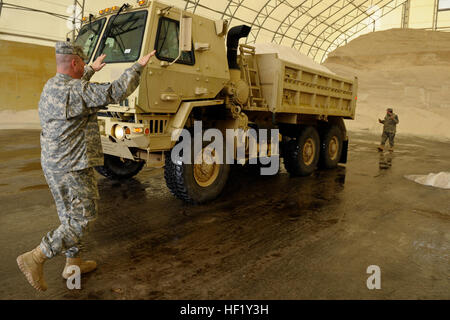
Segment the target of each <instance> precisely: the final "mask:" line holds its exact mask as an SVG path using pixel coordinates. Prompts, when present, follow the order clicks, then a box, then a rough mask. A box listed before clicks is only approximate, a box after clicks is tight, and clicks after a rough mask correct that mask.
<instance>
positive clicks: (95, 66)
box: [91, 54, 106, 72]
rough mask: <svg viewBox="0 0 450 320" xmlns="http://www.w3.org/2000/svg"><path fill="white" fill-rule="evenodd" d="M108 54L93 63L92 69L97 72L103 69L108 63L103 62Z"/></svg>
mask: <svg viewBox="0 0 450 320" xmlns="http://www.w3.org/2000/svg"><path fill="white" fill-rule="evenodd" d="M105 58H106V54H102V55H101V56H99V57H98V58H97V59H95V61H94V62H93V63H92V65H91V67H92V69H94V71H95V72H98V71H100V70H102V69H103V67H104V66H106V63H104V62H103V60H105Z"/></svg>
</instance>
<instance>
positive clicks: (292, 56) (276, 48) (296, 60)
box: [253, 43, 334, 74]
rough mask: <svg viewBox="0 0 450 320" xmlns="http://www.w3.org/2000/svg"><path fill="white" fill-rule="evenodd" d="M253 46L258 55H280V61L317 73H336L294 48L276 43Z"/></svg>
mask: <svg viewBox="0 0 450 320" xmlns="http://www.w3.org/2000/svg"><path fill="white" fill-rule="evenodd" d="M253 46H254V47H255V52H256V54H271V53H272V54H273V53H276V54H277V55H278V59H280V60H283V61H286V62H290V63H293V64H297V65H299V66H303V67H306V68H310V69H314V70H317V71H321V72H325V73H331V74H334V72H332V71H331V70H330V69H328V68H327V67H325V66H323V65H320V64H318V63H316V62H315V61H314V60H313V59H311V58H310V57H308V56H306V55H304V54H301V53H300V52H298V51H297V50H296V49H294V48H290V47H286V46H282V45H279V44H275V43H256V44H254V45H253Z"/></svg>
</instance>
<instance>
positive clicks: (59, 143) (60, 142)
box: [39, 63, 142, 172]
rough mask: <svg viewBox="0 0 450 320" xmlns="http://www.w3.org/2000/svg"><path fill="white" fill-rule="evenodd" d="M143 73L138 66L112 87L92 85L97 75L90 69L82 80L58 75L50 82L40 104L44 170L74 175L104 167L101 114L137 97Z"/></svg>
mask: <svg viewBox="0 0 450 320" xmlns="http://www.w3.org/2000/svg"><path fill="white" fill-rule="evenodd" d="M141 71H142V66H141V65H140V64H139V63H135V64H134V65H133V66H132V67H131V68H129V69H127V70H125V72H124V73H123V74H122V75H121V76H120V78H119V79H117V80H116V81H114V82H112V83H91V82H89V80H90V78H91V77H92V75H93V74H94V73H95V72H94V70H93V69H92V68H91V67H86V68H85V73H84V75H83V78H82V79H73V78H71V77H70V76H68V75H65V74H61V73H57V74H56V76H54V77H53V78H51V79H50V80H48V81H47V83H46V84H45V86H44V90H43V91H42V94H41V99H40V101H39V119H40V122H41V127H42V132H41V164H42V167H43V168H46V169H48V170H51V171H54V172H70V171H77V170H82V169H86V168H90V167H94V166H100V165H103V152H102V146H101V140H100V133H99V128H98V123H97V112H98V111H99V110H100V109H101V108H104V107H105V106H107V105H108V104H110V103H119V102H120V101H122V100H123V99H125V98H126V97H127V96H129V95H130V94H131V93H133V91H134V90H135V89H136V88H137V86H138V85H139V79H140V73H141Z"/></svg>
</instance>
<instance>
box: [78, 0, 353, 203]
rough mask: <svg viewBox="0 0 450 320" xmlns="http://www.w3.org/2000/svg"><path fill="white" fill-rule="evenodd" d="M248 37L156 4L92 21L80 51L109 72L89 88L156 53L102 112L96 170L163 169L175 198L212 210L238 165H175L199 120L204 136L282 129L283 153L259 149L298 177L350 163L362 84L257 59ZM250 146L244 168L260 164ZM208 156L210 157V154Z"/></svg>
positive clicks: (127, 173)
mask: <svg viewBox="0 0 450 320" xmlns="http://www.w3.org/2000/svg"><path fill="white" fill-rule="evenodd" d="M250 31H251V28H250V27H248V26H245V25H242V26H236V27H233V28H231V29H230V30H228V22H227V21H225V20H218V21H214V20H211V19H208V18H205V17H202V16H199V15H196V14H193V13H190V12H186V11H183V10H182V9H179V8H176V7H173V6H170V5H167V4H164V3H161V2H159V1H149V0H139V1H136V2H134V3H133V4H129V3H126V4H123V5H121V6H111V7H109V8H104V9H101V10H99V12H98V14H96V15H89V16H88V17H84V18H83V25H82V27H81V29H80V31H79V33H78V37H77V39H76V40H75V42H76V44H78V45H80V46H81V47H82V48H83V50H84V52H85V54H86V55H87V56H88V59H87V60H86V61H85V62H86V63H87V64H88V63H91V62H93V61H94V60H95V59H96V58H97V57H99V56H100V55H101V54H106V58H105V60H104V62H106V66H105V67H104V68H103V70H102V71H101V72H98V73H96V74H95V75H94V76H93V78H92V79H91V81H95V82H111V81H114V80H115V79H117V78H119V76H120V75H121V74H122V72H123V71H124V70H125V69H126V68H129V67H131V66H132V65H133V64H134V63H135V62H136V61H137V60H138V59H139V58H140V57H141V56H143V55H145V54H147V53H149V52H151V51H153V50H156V56H155V57H153V58H152V60H151V61H150V62H149V63H148V65H147V66H146V67H145V68H144V70H143V72H142V74H141V80H140V85H139V87H138V88H137V89H136V90H135V92H133V93H132V94H131V95H130V96H129V97H128V98H126V99H124V100H123V101H121V102H120V103H119V104H111V105H109V106H107V108H106V109H105V110H102V111H101V112H99V113H98V123H99V128H100V135H101V141H102V147H103V153H104V155H105V164H104V166H102V167H98V168H96V169H97V171H98V172H99V173H101V174H102V175H104V176H106V177H108V178H112V179H127V178H131V177H133V176H134V175H136V174H137V173H138V172H139V171H140V170H141V169H142V168H143V166H144V164H147V166H150V167H164V172H165V173H164V176H165V180H166V184H167V186H168V188H169V190H170V191H171V192H172V193H173V194H174V195H175V196H176V197H178V198H180V199H182V200H184V201H186V202H190V203H203V202H207V201H211V200H213V199H215V198H217V197H218V196H219V195H220V194H221V192H222V191H223V189H224V186H225V184H226V181H227V179H228V174H229V170H230V163H228V162H227V163H222V162H220V163H219V162H214V163H212V164H211V163H209V162H207V161H206V162H205V161H204V162H201V161H200V163H193V164H191V163H185V162H183V161H173V157H172V155H173V154H172V151H173V149H174V147H175V146H176V145H177V144H178V143H180V141H181V140H183V139H184V138H183V137H182V136H181V131H182V130H188V131H189V132H192V131H194V129H195V123H196V122H197V123H198V122H199V121H200V122H201V123H202V125H203V129H209V128H217V130H219V131H221V132H223V134H224V135H225V131H227V130H228V129H233V130H237V129H240V130H244V131H245V132H250V131H251V130H277V131H276V132H277V137H276V139H275V140H277V141H279V142H280V154H278V153H277V152H278V151H277V150H275V149H274V148H270V146H269V147H268V146H267V140H265V141H263V144H265V145H259V144H258V146H257V150H263V149H264V150H268V152H267V155H269V156H278V157H280V156H281V157H282V158H283V159H284V165H285V168H286V170H287V171H288V172H289V173H290V174H291V176H306V175H310V174H311V173H312V172H313V171H314V170H315V169H316V168H317V167H318V166H320V165H322V166H325V167H327V168H334V167H336V166H337V165H338V163H340V162H341V163H342V162H345V161H346V157H347V146H348V138H347V135H346V129H345V124H344V121H343V119H354V116H355V107H356V92H357V80H356V79H345V78H342V77H339V76H337V75H335V74H331V73H327V72H323V71H319V70H314V69H311V68H309V67H305V66H301V65H298V64H296V63H295V62H294V63H292V62H289V61H284V60H283V59H281V58H280V57H279V56H277V55H264V54H261V55H258V54H257V52H256V51H255V47H252V46H248V45H244V44H241V45H239V40H240V39H241V38H245V37H246V36H247V35H248V34H249V32H250ZM248 140H249V139H243V140H242V141H241V143H242V144H243V149H244V150H245V157H244V158H245V159H244V163H246V162H247V163H248V162H249V161H250V159H251V158H252V156H251V155H250V150H249V145H248ZM272 141H273V138H272ZM258 143H259V142H258ZM238 144H239V143H236V145H234V146H233V148H235V149H233V151H231V153H233V156H234V155H235V154H236V153H237V149H238V148H239V146H238ZM202 148H203V149H202ZM202 148H201V150H200V151H201V152H202V154H203V152H204V150H206V149H207V148H208V146H207V145H205V146H202ZM197 151H198V150H197ZM197 151H196V150H194V153H195V152H197ZM227 152H228V151H227ZM227 155H228V154H227ZM192 156H193V157H194V158H196V157H197V156H198V155H197V154H193V155H192ZM200 158H201V159H202V157H200ZM277 159H278V158H277ZM277 161H278V160H277ZM239 163H241V162H239ZM241 164H242V163H241Z"/></svg>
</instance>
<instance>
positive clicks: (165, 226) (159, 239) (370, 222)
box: [0, 130, 450, 299]
mask: <svg viewBox="0 0 450 320" xmlns="http://www.w3.org/2000/svg"><path fill="white" fill-rule="evenodd" d="M350 138H351V143H350V153H349V163H348V164H347V166H346V167H340V168H338V169H336V170H331V171H319V172H317V173H316V174H314V175H313V176H311V177H308V178H289V176H288V174H287V173H286V172H285V171H284V169H283V171H282V172H281V173H280V174H279V175H277V176H274V177H259V176H255V175H251V173H248V172H246V170H244V169H238V170H236V171H234V172H233V176H232V178H231V180H230V183H229V185H228V186H227V189H226V191H225V194H224V195H223V196H222V197H221V198H220V199H219V200H217V201H216V202H214V203H213V204H209V205H203V206H188V205H185V204H183V203H182V202H180V201H179V200H176V199H174V198H173V197H172V196H171V195H170V193H169V191H168V190H167V188H166V186H165V183H164V179H163V175H162V170H156V169H146V170H144V171H143V172H141V173H140V174H139V175H138V176H137V178H136V179H133V180H130V181H127V182H121V183H118V182H112V181H108V180H106V179H104V178H100V177H99V189H100V193H101V196H102V200H101V203H100V211H99V218H98V219H97V221H96V222H95V224H93V226H92V231H91V232H90V234H89V235H88V236H87V237H86V242H85V250H86V254H85V257H88V258H95V259H97V260H98V262H99V268H98V270H97V271H96V272H94V273H92V274H89V275H86V276H84V277H83V278H82V290H79V291H69V290H68V289H67V287H66V283H65V281H64V280H63V279H62V278H61V275H60V274H61V271H62V268H63V264H64V259H63V257H57V258H55V259H53V260H51V261H49V262H47V263H46V265H45V276H46V279H47V282H48V285H49V290H48V291H47V292H45V293H37V292H35V291H34V289H32V288H31V287H30V286H29V285H28V283H27V282H26V280H25V278H24V276H23V275H22V274H21V273H20V271H19V269H18V268H17V266H16V262H15V258H16V256H17V255H18V254H21V253H23V252H25V251H27V250H29V249H32V248H33V247H35V246H36V245H37V244H39V241H40V239H41V237H42V236H43V235H44V234H45V233H46V232H47V231H49V230H51V229H53V228H55V227H57V226H58V218H57V215H56V210H55V205H54V203H53V199H52V197H51V194H50V191H49V190H48V187H47V185H46V182H45V179H44V177H43V174H42V171H41V169H40V165H39V152H40V151H39V133H38V131H18V130H16V131H0V203H1V212H0V257H1V259H0V298H1V299H398V298H400V299H416V298H418V299H430V298H440V299H450V201H449V199H450V191H448V190H442V189H435V188H432V187H425V186H422V185H418V184H415V183H414V182H411V181H408V180H406V179H405V178H403V176H404V175H407V174H427V173H430V172H440V171H448V170H449V168H450V162H449V160H450V148H449V144H445V143H441V142H433V141H426V140H421V139H415V138H405V137H402V136H401V135H400V136H399V137H398V139H397V142H398V146H397V148H396V152H395V153H394V155H393V157H392V158H391V159H385V158H380V155H379V154H378V152H377V151H376V150H375V147H376V143H377V142H378V137H377V136H371V135H363V134H354V133H353V134H351V136H350ZM385 155H386V154H385ZM380 160H381V167H383V168H385V167H388V166H387V165H386V163H388V162H391V165H392V166H391V167H389V168H388V169H380ZM369 265H378V266H380V268H381V286H382V288H381V290H368V289H367V287H366V280H367V278H368V277H369V275H368V274H367V273H366V269H367V267H368V266H369Z"/></svg>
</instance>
